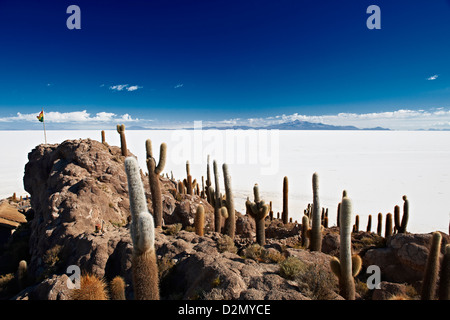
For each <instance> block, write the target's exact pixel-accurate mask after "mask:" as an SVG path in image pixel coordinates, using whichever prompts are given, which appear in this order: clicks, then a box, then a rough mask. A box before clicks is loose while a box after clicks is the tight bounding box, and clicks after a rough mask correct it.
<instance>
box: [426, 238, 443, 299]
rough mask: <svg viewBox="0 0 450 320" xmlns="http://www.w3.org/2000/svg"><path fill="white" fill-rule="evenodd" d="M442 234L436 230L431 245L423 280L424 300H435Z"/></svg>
mask: <svg viewBox="0 0 450 320" xmlns="http://www.w3.org/2000/svg"><path fill="white" fill-rule="evenodd" d="M441 240H442V236H441V234H440V233H439V232H434V233H433V237H432V239H431V247H430V251H429V253H428V258H427V266H426V268H425V274H424V278H423V282H422V294H421V299H422V300H434V298H435V293H436V287H437V279H438V276H439V255H440V253H441Z"/></svg>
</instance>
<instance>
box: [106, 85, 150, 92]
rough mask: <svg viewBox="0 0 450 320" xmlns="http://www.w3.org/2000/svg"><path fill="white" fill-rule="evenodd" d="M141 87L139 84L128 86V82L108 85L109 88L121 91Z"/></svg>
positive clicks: (134, 89) (129, 90)
mask: <svg viewBox="0 0 450 320" xmlns="http://www.w3.org/2000/svg"><path fill="white" fill-rule="evenodd" d="M141 88H142V87H141V86H138V85H133V86H130V85H128V84H117V85H115V86H110V87H109V89H111V90H114V91H123V90H126V91H128V92H131V91H136V90H138V89H141Z"/></svg>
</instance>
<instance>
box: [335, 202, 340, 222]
mask: <svg viewBox="0 0 450 320" xmlns="http://www.w3.org/2000/svg"><path fill="white" fill-rule="evenodd" d="M340 221H341V203H340V202H339V203H338V206H337V215H336V225H337V227H338V228H339V227H340V224H341V222H340Z"/></svg>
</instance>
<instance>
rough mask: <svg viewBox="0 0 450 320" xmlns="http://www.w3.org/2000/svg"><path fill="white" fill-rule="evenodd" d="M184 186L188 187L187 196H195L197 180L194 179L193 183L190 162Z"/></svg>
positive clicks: (187, 162) (187, 164) (187, 166)
mask: <svg viewBox="0 0 450 320" xmlns="http://www.w3.org/2000/svg"><path fill="white" fill-rule="evenodd" d="M184 184H185V186H186V192H187V194H189V195H194V194H195V191H194V189H195V187H196V185H197V180H196V179H194V181H192V176H191V166H190V164H189V161H186V179H185V180H184Z"/></svg>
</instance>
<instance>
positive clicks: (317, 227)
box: [310, 173, 322, 252]
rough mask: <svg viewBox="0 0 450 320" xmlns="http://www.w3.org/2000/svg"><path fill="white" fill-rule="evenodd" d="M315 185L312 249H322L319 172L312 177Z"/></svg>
mask: <svg viewBox="0 0 450 320" xmlns="http://www.w3.org/2000/svg"><path fill="white" fill-rule="evenodd" d="M312 186H313V206H312V210H313V214H312V227H311V239H310V240H311V244H310V250H311V251H319V252H320V251H321V250H322V230H321V226H322V224H321V221H320V203H319V175H318V174H317V173H314V174H313V178H312Z"/></svg>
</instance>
